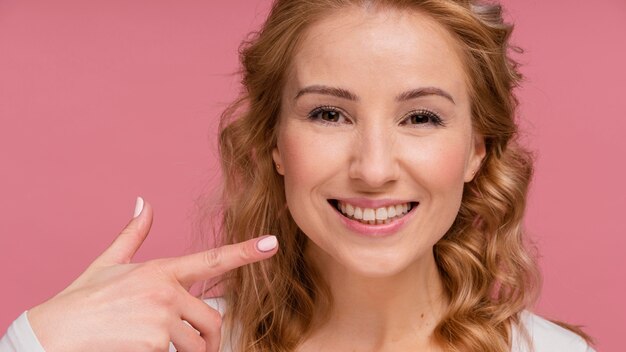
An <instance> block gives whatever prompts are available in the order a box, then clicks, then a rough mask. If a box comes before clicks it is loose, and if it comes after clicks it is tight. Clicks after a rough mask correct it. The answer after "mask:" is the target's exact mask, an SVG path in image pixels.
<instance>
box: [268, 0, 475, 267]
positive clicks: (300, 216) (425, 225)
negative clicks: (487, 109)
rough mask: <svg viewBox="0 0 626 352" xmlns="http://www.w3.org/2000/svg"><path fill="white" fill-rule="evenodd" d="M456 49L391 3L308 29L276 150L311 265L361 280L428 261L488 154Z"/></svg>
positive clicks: (437, 30)
mask: <svg viewBox="0 0 626 352" xmlns="http://www.w3.org/2000/svg"><path fill="white" fill-rule="evenodd" d="M454 44H455V42H454V39H453V38H452V37H451V36H450V35H449V34H448V33H447V32H446V31H445V30H444V28H443V27H441V26H440V25H439V24H437V23H436V22H434V21H433V20H431V19H429V18H428V17H425V16H424V15H421V14H419V13H415V12H407V11H398V10H392V9H386V10H381V9H377V10H374V9H362V8H356V7H355V8H348V9H344V10H341V11H336V12H334V13H332V14H331V15H330V16H327V17H325V18H324V19H322V20H321V21H319V22H317V23H315V24H314V25H312V26H311V27H310V28H309V29H308V31H307V33H306V35H305V37H304V40H303V41H302V42H301V43H300V46H299V48H298V50H297V51H296V54H295V57H294V58H293V63H292V67H291V68H290V71H289V72H288V79H287V82H286V86H285V89H284V92H283V96H282V107H281V118H280V123H279V126H278V129H279V130H278V143H277V147H276V149H275V150H274V153H273V157H274V161H275V162H276V163H277V164H278V165H279V168H278V172H279V173H281V174H282V175H283V176H284V182H285V191H286V198H287V205H288V207H289V210H290V212H291V215H292V216H293V218H294V220H295V221H296V223H297V224H298V226H299V227H300V228H301V229H302V231H303V232H304V233H305V234H306V235H307V236H308V238H309V239H310V242H312V243H311V246H309V254H310V255H311V256H312V258H316V259H315V260H321V261H322V262H323V263H325V264H324V265H337V266H340V267H342V268H343V269H344V270H348V271H350V272H354V273H358V274H361V275H365V276H368V277H381V276H390V275H394V274H398V273H400V272H402V271H403V270H406V269H408V268H410V267H418V266H420V265H421V264H424V263H427V262H426V261H428V263H429V264H432V263H434V261H433V254H432V248H433V245H434V244H435V243H436V242H437V241H438V240H439V239H440V238H441V237H442V236H443V235H444V234H445V233H446V231H447V230H448V229H449V228H450V227H451V225H452V223H453V221H454V219H455V217H456V215H457V213H458V210H459V207H460V204H461V197H462V192H463V185H464V183H465V182H469V181H471V180H472V178H473V174H474V172H476V170H478V168H479V166H480V162H481V160H482V158H483V156H484V144H483V139H482V138H481V136H479V135H477V134H475V133H474V131H473V130H472V123H471V116H470V101H469V97H468V89H467V86H466V81H465V79H466V75H465V73H464V67H463V64H462V62H461V59H460V55H459V54H458V52H457V49H456V48H455V46H454Z"/></svg>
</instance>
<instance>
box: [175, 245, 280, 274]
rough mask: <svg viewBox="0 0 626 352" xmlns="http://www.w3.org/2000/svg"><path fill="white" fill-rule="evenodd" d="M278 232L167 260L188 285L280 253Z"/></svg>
mask: <svg viewBox="0 0 626 352" xmlns="http://www.w3.org/2000/svg"><path fill="white" fill-rule="evenodd" d="M277 247H278V240H277V239H276V236H262V237H259V238H254V239H251V240H248V241H245V242H240V243H236V244H231V245H226V246H222V247H218V248H214V249H210V250H207V251H203V252H198V253H194V254H189V255H186V256H182V257H178V258H173V259H170V260H167V261H166V262H165V263H163V264H164V266H165V268H166V269H168V271H170V272H171V273H172V274H174V276H175V277H176V279H177V280H178V281H179V282H180V283H181V284H183V285H185V286H190V285H192V284H193V283H194V282H198V281H203V280H208V279H210V278H213V277H216V276H219V275H221V274H224V273H225V272H227V271H229V270H232V269H235V268H238V267H240V266H243V265H246V264H250V263H254V262H258V261H260V260H263V259H267V258H269V257H271V256H273V255H274V254H276V251H277Z"/></svg>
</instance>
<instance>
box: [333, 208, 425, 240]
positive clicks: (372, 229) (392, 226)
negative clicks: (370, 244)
mask: <svg viewBox="0 0 626 352" xmlns="http://www.w3.org/2000/svg"><path fill="white" fill-rule="evenodd" d="M328 205H329V206H330V207H331V208H333V209H334V210H335V213H336V214H337V216H339V219H340V220H341V222H342V223H343V224H344V225H345V226H346V227H347V228H348V229H350V230H351V231H353V232H356V233H358V234H360V235H364V236H368V237H387V236H391V235H393V234H395V233H396V232H398V231H399V230H400V228H402V226H404V224H405V223H406V222H407V221H409V219H410V218H411V217H413V214H415V210H416V209H417V207H418V206H419V203H416V205H414V206H413V208H412V209H411V211H409V212H408V213H406V214H405V215H404V216H403V217H401V218H399V219H395V220H393V221H391V222H390V223H388V224H380V225H369V224H364V223H362V222H360V221H356V220H353V219H350V218H347V217H345V216H344V215H343V214H342V213H341V212H340V211H339V210H338V209H337V208H336V207H334V206H333V205H332V204H330V203H329V204H328Z"/></svg>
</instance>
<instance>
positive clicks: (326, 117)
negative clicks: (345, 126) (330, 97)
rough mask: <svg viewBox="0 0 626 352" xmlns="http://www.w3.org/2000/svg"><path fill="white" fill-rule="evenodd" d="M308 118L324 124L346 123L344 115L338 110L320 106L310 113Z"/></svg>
mask: <svg viewBox="0 0 626 352" xmlns="http://www.w3.org/2000/svg"><path fill="white" fill-rule="evenodd" d="M308 118H309V119H310V120H314V121H320V122H323V123H341V122H345V121H346V118H345V116H344V114H343V113H342V112H341V111H339V110H338V109H336V108H333V107H330V106H320V107H318V108H315V109H314V110H313V111H311V112H310V113H309V116H308Z"/></svg>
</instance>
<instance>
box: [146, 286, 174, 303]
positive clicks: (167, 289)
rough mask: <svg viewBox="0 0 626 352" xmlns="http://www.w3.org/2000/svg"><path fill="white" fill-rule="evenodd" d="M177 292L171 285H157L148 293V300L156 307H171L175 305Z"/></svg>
mask: <svg viewBox="0 0 626 352" xmlns="http://www.w3.org/2000/svg"><path fill="white" fill-rule="evenodd" d="M177 296H178V292H177V291H176V289H175V288H174V287H172V286H171V285H159V286H158V287H155V289H154V290H152V291H151V292H150V299H151V301H152V302H154V303H156V304H157V305H158V306H166V307H171V306H173V305H174V304H175V302H176V299H177Z"/></svg>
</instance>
